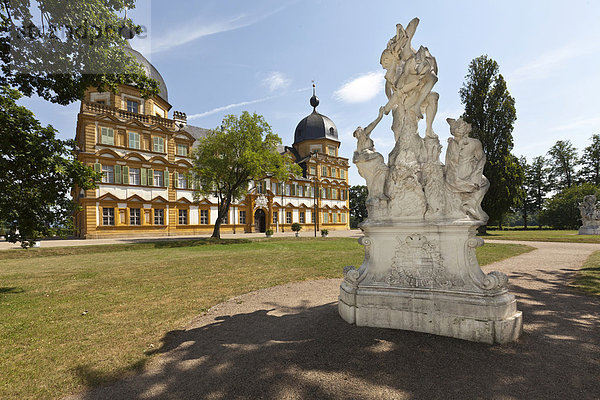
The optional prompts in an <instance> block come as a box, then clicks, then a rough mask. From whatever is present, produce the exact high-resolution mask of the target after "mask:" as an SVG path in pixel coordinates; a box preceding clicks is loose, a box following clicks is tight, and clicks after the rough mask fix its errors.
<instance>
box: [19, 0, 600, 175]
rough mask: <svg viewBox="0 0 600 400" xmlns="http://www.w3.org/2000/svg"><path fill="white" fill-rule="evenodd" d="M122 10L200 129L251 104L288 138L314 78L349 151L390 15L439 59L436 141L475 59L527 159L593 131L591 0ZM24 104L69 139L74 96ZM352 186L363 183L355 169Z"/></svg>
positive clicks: (597, 37)
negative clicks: (507, 105) (486, 61)
mask: <svg viewBox="0 0 600 400" xmlns="http://www.w3.org/2000/svg"><path fill="white" fill-rule="evenodd" d="M130 15H131V17H132V18H134V19H135V20H136V22H138V23H139V24H142V25H144V26H146V27H147V29H148V34H147V37H146V38H143V39H136V40H134V41H133V42H132V45H133V47H134V48H136V49H138V50H140V51H141V52H142V53H144V55H146V57H147V58H148V59H149V60H150V61H151V62H152V63H153V64H154V65H155V66H156V67H157V68H158V70H159V71H160V72H161V74H162V76H163V77H164V79H165V81H166V83H167V86H168V90H169V99H170V101H171V103H172V104H173V109H172V110H178V111H183V112H185V113H187V115H188V122H189V123H191V124H193V125H197V126H201V127H204V128H214V127H216V126H218V125H219V124H220V121H221V120H222V118H223V116H224V115H225V114H239V113H241V111H243V110H248V111H250V112H253V111H255V112H257V113H259V114H262V115H264V116H265V118H266V120H267V121H268V122H269V124H270V125H271V126H272V128H273V131H274V132H275V133H277V134H278V135H279V136H280V137H281V138H282V140H283V143H284V144H287V145H291V144H292V142H293V135H294V130H295V127H296V125H297V123H298V122H299V121H300V120H301V119H302V118H304V117H305V116H306V115H308V114H309V113H310V112H311V111H312V109H311V107H310V106H309V103H308V101H309V98H310V96H311V91H310V87H311V81H312V80H315V82H316V84H317V95H318V96H319V98H320V100H321V104H320V106H319V107H318V111H319V112H321V113H322V114H324V115H327V116H328V117H330V118H331V119H332V120H333V121H334V123H335V124H336V125H337V127H338V131H339V134H340V140H341V142H342V145H341V151H340V154H341V155H342V156H344V157H348V158H352V152H353V150H354V147H355V141H354V138H353V137H352V132H353V131H354V129H355V128H356V127H357V126H359V125H360V126H365V125H367V124H368V123H369V122H371V121H372V120H373V119H374V118H375V117H376V115H377V110H378V108H379V106H381V105H384V104H385V103H386V98H385V94H384V92H383V69H382V68H381V66H380V65H379V56H380V55H381V52H382V50H383V49H384V48H385V46H386V44H387V41H388V39H389V38H391V37H392V36H393V35H394V34H395V25H396V24H397V23H402V24H403V25H404V26H406V24H407V23H408V22H409V21H410V20H411V19H412V18H413V17H419V19H420V20H421V22H420V24H419V27H418V29H417V33H416V35H415V37H414V39H413V46H414V47H415V48H418V47H419V46H420V45H423V46H426V47H428V48H429V50H430V52H431V54H432V55H433V56H434V57H436V59H437V63H438V66H439V81H438V83H437V84H436V86H435V87H434V90H435V91H437V92H438V93H439V94H440V100H439V110H438V114H437V117H436V122H435V124H434V130H435V131H436V133H437V134H438V135H439V136H440V139H441V141H442V144H443V145H444V147H445V145H446V138H447V137H448V136H449V129H448V125H447V123H446V122H445V119H446V118H447V117H458V116H460V114H461V113H462V111H463V107H462V106H461V104H460V99H459V95H458V90H459V89H460V87H461V86H462V84H463V81H464V76H465V75H466V73H467V67H468V64H469V62H470V61H471V60H472V59H473V58H475V57H478V56H480V55H482V54H487V55H488V56H490V57H491V58H493V59H495V60H496V61H497V62H498V63H499V65H500V72H501V73H502V75H503V76H504V77H505V79H506V81H507V84H508V89H509V91H510V92H511V94H512V95H513V97H515V99H516V109H517V118H518V119H517V122H516V124H515V130H514V132H513V136H514V139H515V148H514V154H516V155H517V156H521V155H524V156H526V157H527V158H528V159H530V160H531V158H532V157H535V156H538V155H544V154H545V153H546V152H547V150H548V149H549V148H550V146H552V145H553V144H554V143H555V142H556V141H557V140H559V139H563V140H564V139H568V140H571V142H572V143H573V144H574V145H575V146H576V147H577V148H578V149H579V150H582V149H583V148H584V147H585V146H587V145H588V144H589V138H590V137H591V135H592V134H594V133H600V107H599V102H598V100H597V97H598V93H600V74H599V73H598V71H600V65H599V64H600V20H599V17H600V2H597V1H578V0H572V1H569V2H567V1H522V0H521V1H490V0H480V1H452V2H450V1H428V2H415V1H401V0H395V1H391V0H390V1H378V0H371V1H365V0H297V1H283V0H278V1H275V0H253V1H247V0H227V1H222V0H220V1H217V0H202V1H198V2H192V1H189V0H188V1H183V0H171V1H168V2H166V1H158V0H153V1H150V0H147V1H138V5H137V8H136V9H135V10H132V11H131V12H130ZM22 103H23V104H25V105H27V106H28V107H30V108H31V109H32V110H33V111H34V112H35V113H36V115H37V117H38V118H39V119H40V120H41V121H42V123H44V124H51V125H53V126H54V127H55V128H57V129H58V130H59V131H60V137H61V138H72V137H74V135H75V124H76V115H77V112H78V110H79V104H72V105H70V106H66V107H63V106H58V105H52V104H48V103H46V102H44V101H41V100H39V99H26V100H24V101H23V102H22ZM390 125H391V117H390V116H388V117H386V119H384V120H383V121H382V122H381V123H380V124H379V126H378V128H377V129H376V130H375V131H374V132H373V135H372V138H373V139H374V141H375V146H376V149H377V150H378V151H379V152H381V153H382V154H384V155H385V156H386V157H387V154H388V153H389V152H390V151H391V148H392V145H393V133H392V132H391V130H390ZM423 131H424V127H423ZM350 182H351V184H353V185H356V184H363V183H364V181H363V180H362V178H361V177H360V176H359V175H358V173H357V171H356V168H351V172H350Z"/></svg>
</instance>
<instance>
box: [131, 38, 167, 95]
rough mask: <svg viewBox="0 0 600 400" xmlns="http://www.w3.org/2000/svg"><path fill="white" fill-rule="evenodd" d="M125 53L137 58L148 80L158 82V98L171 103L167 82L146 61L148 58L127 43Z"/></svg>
mask: <svg viewBox="0 0 600 400" xmlns="http://www.w3.org/2000/svg"><path fill="white" fill-rule="evenodd" d="M125 51H127V52H128V53H129V54H131V55H132V56H133V57H134V58H135V60H136V61H137V62H138V63H139V64H141V65H142V68H143V69H144V71H145V72H146V76H147V77H148V78H152V79H154V80H155V81H156V82H158V88H159V89H160V93H159V94H158V97H160V98H161V99H163V100H164V101H166V102H167V103H168V102H169V92H168V91H167V84H166V83H165V80H164V79H163V77H162V76H161V75H160V72H158V70H157V69H156V68H155V67H154V65H152V64H151V63H150V61H148V60H147V59H146V57H144V56H143V55H142V53H140V52H139V51H137V50H134V49H133V48H132V47H131V45H130V44H129V42H127V44H126V46H125Z"/></svg>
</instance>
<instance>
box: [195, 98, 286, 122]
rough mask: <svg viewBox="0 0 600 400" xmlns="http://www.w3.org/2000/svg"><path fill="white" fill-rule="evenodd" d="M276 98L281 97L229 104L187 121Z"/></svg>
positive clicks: (196, 115)
mask: <svg viewBox="0 0 600 400" xmlns="http://www.w3.org/2000/svg"><path fill="white" fill-rule="evenodd" d="M276 97H280V96H269V97H264V98H262V99H256V100H249V101H242V102H241V103H233V104H228V105H226V106H222V107H217V108H213V109H212V110H210V111H206V112H203V113H200V114H193V115H190V116H188V117H187V119H196V118H202V117H206V116H209V115H212V114H216V113H218V112H221V111H227V110H230V109H232V108H236V107H243V106H247V105H250V104H256V103H262V102H263V101H267V100H271V99H274V98H276Z"/></svg>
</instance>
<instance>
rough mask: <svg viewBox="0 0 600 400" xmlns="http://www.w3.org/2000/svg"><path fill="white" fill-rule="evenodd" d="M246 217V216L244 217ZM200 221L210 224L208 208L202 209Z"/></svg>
mask: <svg viewBox="0 0 600 400" xmlns="http://www.w3.org/2000/svg"><path fill="white" fill-rule="evenodd" d="M245 218H246V217H245V216H244V219H245ZM200 223H201V224H202V225H208V210H200Z"/></svg>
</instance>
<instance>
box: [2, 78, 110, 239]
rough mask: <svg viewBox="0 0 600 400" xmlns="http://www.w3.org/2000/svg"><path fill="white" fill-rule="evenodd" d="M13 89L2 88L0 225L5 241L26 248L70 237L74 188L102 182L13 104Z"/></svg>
mask: <svg viewBox="0 0 600 400" xmlns="http://www.w3.org/2000/svg"><path fill="white" fill-rule="evenodd" d="M20 97H21V95H20V94H19V92H17V91H16V90H12V89H8V88H6V87H0V193H1V195H0V221H4V224H5V229H6V239H7V240H8V241H9V242H12V243H15V242H17V241H20V242H21V246H23V247H28V246H31V245H32V244H33V242H34V241H35V240H36V239H38V238H40V237H44V236H49V235H55V234H61V233H71V232H72V230H71V227H72V215H73V211H74V209H75V203H74V201H73V200H72V199H70V198H69V192H70V191H71V189H72V188H73V186H75V185H76V186H79V187H81V188H83V189H89V188H93V187H94V186H95V183H94V182H95V181H96V180H98V179H99V178H100V176H99V175H98V174H96V173H95V172H94V171H93V170H92V169H91V168H89V167H87V166H85V165H83V164H82V163H80V162H79V161H77V160H75V159H74V158H73V155H72V154H71V150H72V148H73V146H74V142H73V141H64V140H60V139H57V138H56V137H55V135H56V130H55V129H54V128H52V126H47V127H42V126H41V124H40V123H39V121H38V120H36V119H35V117H34V115H33V113H32V112H31V111H29V110H27V109H26V108H25V107H23V106H19V105H17V104H16V101H17V100H18V99H19V98H20Z"/></svg>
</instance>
